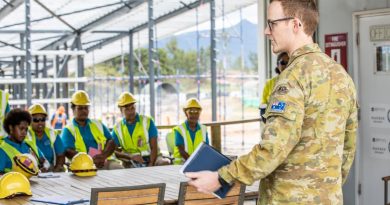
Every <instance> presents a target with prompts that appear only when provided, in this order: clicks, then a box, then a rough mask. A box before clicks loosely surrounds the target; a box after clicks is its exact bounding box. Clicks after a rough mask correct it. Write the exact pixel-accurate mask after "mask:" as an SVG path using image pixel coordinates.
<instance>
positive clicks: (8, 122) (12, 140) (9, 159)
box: [0, 108, 48, 175]
mask: <svg viewBox="0 0 390 205" xmlns="http://www.w3.org/2000/svg"><path fill="white" fill-rule="evenodd" d="M30 123H31V115H30V113H28V112H27V111H24V110H21V109H18V108H17V109H13V110H11V111H10V112H9V113H8V114H7V116H6V117H5V119H4V130H5V131H6V132H7V134H8V137H6V138H4V141H3V143H2V144H1V145H0V159H1V160H0V173H6V172H10V171H12V170H13V169H15V168H16V166H18V165H21V164H23V163H21V164H16V162H17V159H18V158H17V156H19V155H21V154H31V155H34V157H36V158H37V159H38V161H39V166H40V167H42V170H45V169H46V168H48V167H46V166H43V165H44V164H45V165H46V164H47V161H46V159H45V158H44V155H43V154H42V152H41V151H40V150H39V149H37V148H34V147H32V146H31V145H29V144H28V142H25V141H24V139H25V137H26V135H27V130H28V126H29V125H30ZM14 159H15V160H14ZM30 160H32V161H36V159H30ZM31 169H32V172H31V173H30V174H33V175H35V174H36V171H35V169H37V168H36V167H32V168H31Z"/></svg>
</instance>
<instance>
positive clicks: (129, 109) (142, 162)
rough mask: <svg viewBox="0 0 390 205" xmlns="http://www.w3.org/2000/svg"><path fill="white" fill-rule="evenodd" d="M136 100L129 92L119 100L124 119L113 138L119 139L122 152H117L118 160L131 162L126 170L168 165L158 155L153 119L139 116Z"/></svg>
mask: <svg viewBox="0 0 390 205" xmlns="http://www.w3.org/2000/svg"><path fill="white" fill-rule="evenodd" d="M136 102H137V101H136V99H135V98H134V96H133V95H132V94H131V93H129V92H123V93H122V94H121V95H120V96H119V99H118V102H117V104H118V107H119V109H120V110H121V113H122V115H123V119H122V120H121V121H120V122H118V123H117V124H116V125H115V126H114V129H113V132H112V136H113V137H114V138H117V139H118V141H119V145H120V147H121V151H116V152H115V154H116V156H117V157H118V158H120V159H123V160H124V161H125V160H130V162H133V163H124V165H125V167H126V168H130V167H141V166H154V165H157V166H159V165H168V164H169V160H165V159H164V158H162V157H161V156H159V153H158V144H157V135H158V134H157V128H156V126H155V125H154V122H153V119H152V118H150V117H148V116H145V115H139V114H138V113H137V112H136V109H135V103H136Z"/></svg>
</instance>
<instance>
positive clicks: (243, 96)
mask: <svg viewBox="0 0 390 205" xmlns="http://www.w3.org/2000/svg"><path fill="white" fill-rule="evenodd" d="M242 35H243V30H242V8H240V44H241V45H240V48H241V120H244V114H245V106H244V103H245V102H244V99H245V93H244V92H245V89H244V69H245V61H244V40H243V36H242ZM241 125H242V128H241V145H242V146H244V145H245V141H244V136H245V124H244V123H242V124H241Z"/></svg>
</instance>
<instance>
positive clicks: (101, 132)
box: [61, 90, 123, 169]
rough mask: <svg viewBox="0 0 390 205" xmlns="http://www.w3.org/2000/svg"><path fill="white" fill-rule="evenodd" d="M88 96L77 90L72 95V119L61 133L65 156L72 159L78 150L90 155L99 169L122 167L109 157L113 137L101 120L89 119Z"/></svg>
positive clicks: (113, 145)
mask: <svg viewBox="0 0 390 205" xmlns="http://www.w3.org/2000/svg"><path fill="white" fill-rule="evenodd" d="M89 105H90V101H89V96H88V94H87V93H86V92H85V91H83V90H79V91H77V92H75V93H74V94H73V95H72V100H71V108H72V111H73V114H74V119H73V120H72V122H70V123H69V124H68V125H67V126H66V127H65V128H64V129H63V130H62V133H61V139H62V141H63V143H64V147H65V156H66V157H68V158H69V159H72V158H73V156H75V155H76V154H77V153H79V152H85V153H88V154H89V155H91V157H92V158H93V162H94V163H95V165H96V167H97V168H99V169H118V168H123V167H122V166H121V165H120V164H119V162H118V161H116V160H114V159H112V158H111V155H112V154H113V153H114V150H115V147H116V145H115V142H114V140H115V139H112V136H111V134H110V131H108V128H107V127H106V126H105V125H104V124H103V123H101V122H99V121H97V120H93V119H90V118H89V117H88V115H89Z"/></svg>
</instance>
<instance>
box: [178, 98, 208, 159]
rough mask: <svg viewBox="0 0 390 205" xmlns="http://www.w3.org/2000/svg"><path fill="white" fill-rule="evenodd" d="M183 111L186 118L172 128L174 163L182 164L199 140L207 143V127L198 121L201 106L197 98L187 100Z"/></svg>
mask: <svg viewBox="0 0 390 205" xmlns="http://www.w3.org/2000/svg"><path fill="white" fill-rule="evenodd" d="M183 111H184V113H185V115H186V117H187V120H186V121H185V122H183V123H182V124H181V125H179V126H176V127H174V128H173V131H174V132H175V148H174V151H173V157H174V158H175V159H174V164H183V163H184V162H185V160H187V159H188V157H190V155H191V154H192V153H193V152H194V151H195V149H196V148H197V147H198V146H199V144H200V143H201V142H205V143H207V144H209V138H208V134H207V127H206V126H205V125H202V124H200V123H199V116H200V113H201V111H202V107H201V106H200V103H199V101H198V100H197V99H195V98H191V99H189V100H188V101H187V103H186V106H185V107H184V108H183Z"/></svg>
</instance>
